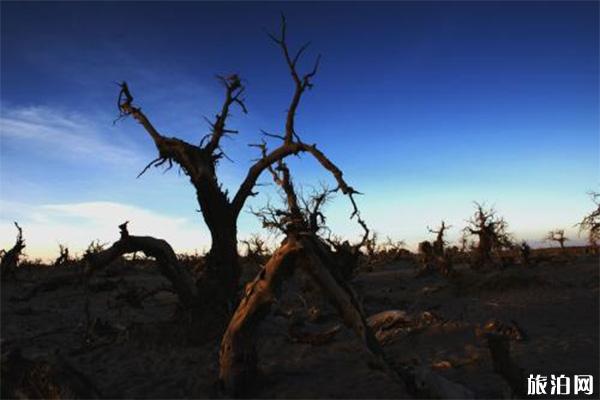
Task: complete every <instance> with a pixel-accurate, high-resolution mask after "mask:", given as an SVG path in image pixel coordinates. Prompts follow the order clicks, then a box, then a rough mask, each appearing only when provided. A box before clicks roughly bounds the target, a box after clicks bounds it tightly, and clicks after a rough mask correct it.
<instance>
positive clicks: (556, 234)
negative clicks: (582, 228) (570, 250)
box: [545, 229, 569, 250]
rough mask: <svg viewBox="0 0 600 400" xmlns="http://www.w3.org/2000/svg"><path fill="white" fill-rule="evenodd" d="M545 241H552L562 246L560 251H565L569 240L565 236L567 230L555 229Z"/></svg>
mask: <svg viewBox="0 0 600 400" xmlns="http://www.w3.org/2000/svg"><path fill="white" fill-rule="evenodd" d="M545 240H548V241H551V242H557V243H558V244H559V245H560V249H561V250H564V249H565V242H566V241H567V240H569V238H567V237H566V236H565V230H564V229H555V230H553V231H550V232H548V234H547V235H546V237H545Z"/></svg>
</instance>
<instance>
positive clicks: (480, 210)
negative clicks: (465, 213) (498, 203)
mask: <svg viewBox="0 0 600 400" xmlns="http://www.w3.org/2000/svg"><path fill="white" fill-rule="evenodd" d="M475 206H476V208H477V209H476V211H475V214H474V215H473V216H472V217H471V218H470V219H469V220H467V224H468V225H467V226H466V227H465V228H464V232H465V233H467V234H469V235H473V236H477V238H478V243H477V246H476V247H475V248H474V249H473V252H474V254H473V263H472V267H473V268H475V269H477V268H481V267H483V266H484V265H487V264H493V258H492V255H493V253H494V252H501V251H502V250H503V249H505V248H510V247H511V246H512V244H511V240H510V235H509V234H508V233H507V232H506V229H507V227H508V224H507V223H506V221H505V220H504V218H502V217H499V216H498V215H497V214H496V210H494V209H493V208H490V209H485V208H484V207H483V206H482V205H481V204H479V203H475Z"/></svg>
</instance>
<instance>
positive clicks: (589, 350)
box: [1, 256, 600, 398]
mask: <svg viewBox="0 0 600 400" xmlns="http://www.w3.org/2000/svg"><path fill="white" fill-rule="evenodd" d="M458 272H459V276H458V277H456V278H453V279H451V280H448V279H445V278H442V277H438V276H426V277H420V278H416V277H415V270H414V269H413V267H412V266H411V265H410V263H408V262H398V263H394V264H389V265H385V266H383V267H379V268H376V269H375V270H374V271H373V272H363V273H360V274H359V275H358V276H357V277H356V278H355V279H354V280H353V285H354V287H355V288H356V290H357V292H358V293H359V295H360V297H361V298H362V299H363V302H364V307H365V311H366V313H367V315H373V314H376V313H378V312H381V311H385V310H402V311H404V312H406V315H407V316H409V317H410V318H419V316H421V317H422V316H423V312H429V314H428V315H430V316H433V320H432V321H430V322H429V323H427V324H425V325H423V326H421V327H420V328H419V329H412V330H411V329H396V330H394V331H390V332H387V334H388V336H387V337H386V342H385V343H384V349H385V351H386V353H387V356H388V359H390V360H391V361H392V362H393V363H398V364H401V363H412V364H418V365H424V366H432V365H433V366H434V368H435V369H436V371H437V373H439V374H441V375H442V376H443V377H445V378H447V379H448V380H450V381H452V382H455V383H460V384H462V385H464V386H465V387H467V388H468V389H470V390H471V391H472V392H473V393H474V395H475V397H477V398H501V397H503V396H504V395H505V394H506V393H507V385H506V383H505V382H504V380H503V379H502V378H501V377H500V376H499V375H497V374H496V373H494V371H493V368H492V364H491V359H490V355H489V350H488V348H487V346H486V343H485V340H483V339H481V338H480V337H478V336H477V335H476V331H477V328H478V327H480V326H482V325H483V324H485V323H486V322H487V321H489V320H490V319H495V320H497V321H500V322H502V323H505V324H507V325H510V324H512V323H513V321H514V322H516V324H517V325H518V326H519V327H520V328H521V329H522V331H523V332H524V333H525V334H526V340H522V341H512V342H511V349H512V350H511V351H512V354H513V356H514V360H515V361H516V362H517V363H518V364H519V365H520V366H521V367H522V368H523V369H524V371H525V373H526V374H527V375H529V374H530V373H531V374H543V375H550V374H565V375H567V376H573V375H575V374H578V375H590V374H591V375H593V376H594V379H595V382H594V385H595V388H594V396H592V397H593V398H596V396H597V394H598V393H599V391H598V390H599V389H598V380H599V379H600V374H599V368H600V359H599V344H598V342H599V337H598V336H599V335H598V330H599V315H600V310H599V293H598V290H599V279H600V278H599V266H598V259H597V258H596V257H592V256H578V257H576V258H571V259H570V260H564V261H557V262H545V263H542V264H539V265H537V266H535V267H531V268H523V267H521V266H514V267H509V268H507V269H505V270H503V271H492V270H489V271H484V272H474V271H471V270H469V269H467V268H466V267H465V266H463V267H460V266H459V268H458ZM61 274H63V275H69V274H72V270H71V271H70V270H69V268H60V269H50V268H48V269H44V270H36V271H20V275H19V280H20V281H19V282H17V283H12V282H9V283H3V285H2V293H1V295H2V297H1V300H2V304H1V305H2V319H1V323H2V326H1V338H2V352H3V354H4V353H5V352H6V351H8V350H11V349H15V348H19V349H21V352H22V354H23V356H24V357H25V358H28V359H36V358H48V357H51V356H56V355H58V356H60V359H61V360H64V361H65V362H67V363H68V365H69V366H70V367H71V368H72V369H73V370H76V371H78V373H81V374H82V375H83V376H85V377H86V378H87V379H88V380H89V382H88V384H89V385H92V386H94V387H95V388H96V389H97V391H98V392H99V394H100V396H101V397H106V398H205V397H211V396H214V395H215V394H216V391H215V384H214V382H215V378H216V376H217V357H218V343H219V340H218V338H215V339H214V340H211V341H209V342H205V343H202V344H191V343H190V342H189V341H188V340H186V335H185V329H184V328H183V327H182V326H181V322H178V323H177V324H176V323H174V322H173V316H174V315H175V311H176V308H177V299H176V298H175V297H174V296H173V295H172V294H170V293H168V292H159V293H158V294H157V295H155V296H152V297H149V298H147V299H145V300H144V301H143V302H141V303H140V304H136V302H135V299H134V298H133V299H132V298H131V296H130V297H127V296H125V294H127V293H129V294H131V293H132V292H134V291H137V292H138V293H141V292H140V290H141V288H146V289H152V288H157V287H160V286H161V285H164V284H165V283H166V281H165V280H164V279H163V278H162V277H161V276H160V275H158V273H157V272H156V271H155V270H154V269H153V268H147V267H145V268H142V267H140V268H128V269H126V270H120V271H119V270H115V269H111V270H108V271H106V272H103V273H101V274H99V275H98V276H96V277H95V278H94V280H93V282H92V288H93V292H92V293H91V295H90V312H89V315H90V316H91V317H92V319H98V322H97V323H96V327H95V328H94V331H93V333H94V335H93V336H92V337H90V336H86V334H85V332H86V326H89V325H88V324H87V323H86V321H87V319H86V313H85V312H84V308H85V294H84V290H83V288H82V286H81V285H80V284H79V283H77V282H74V283H73V284H72V285H68V286H65V287H62V288H61V289H59V290H51V291H44V292H39V293H37V294H36V295H35V296H34V297H33V298H31V299H30V300H24V301H15V298H17V297H19V296H23V295H24V294H25V293H27V292H28V290H30V289H31V288H32V287H34V286H35V285H37V284H39V283H40V282H43V281H49V280H51V279H55V277H56V276H60V275H61ZM302 281H303V278H302V277H297V278H296V279H295V281H294V282H292V283H290V284H289V285H287V286H286V290H285V293H286V294H285V296H284V298H283V299H282V301H281V302H280V303H279V304H278V305H277V307H275V312H273V313H272V315H271V316H269V317H268V318H267V320H266V321H265V322H264V324H263V326H262V327H261V330H260V342H259V349H260V351H259V357H260V367H261V370H262V372H263V377H262V381H261V382H260V390H259V391H258V392H257V393H256V397H261V398H331V397H334V398H409V397H410V396H409V395H408V394H407V390H406V388H405V386H404V385H403V383H402V382H401V381H400V380H399V379H398V377H397V375H395V374H394V373H390V371H386V370H385V369H382V368H381V367H380V366H379V365H378V364H377V363H376V362H374V359H373V357H372V356H371V355H370V354H368V353H367V352H366V350H365V349H363V348H362V346H361V345H360V343H359V342H358V340H357V339H356V338H355V337H354V336H353V334H352V333H351V332H349V331H348V330H347V329H346V328H342V329H341V330H340V331H339V333H337V334H336V335H335V336H333V338H332V340H330V341H329V342H327V343H325V344H321V345H316V344H305V343H298V342H297V340H295V339H294V337H291V336H290V334H289V327H290V323H291V322H290V318H289V317H286V315H285V314H286V312H288V311H290V310H300V309H301V310H302V313H303V315H309V314H310V306H311V304H313V301H312V300H311V299H313V297H317V298H318V295H314V296H313V295H311V294H310V293H308V294H307V293H306V292H304V291H302V290H300V289H299V287H301V286H302ZM305 302H308V304H305ZM315 304H320V303H319V301H317V302H316V303H315ZM312 320H313V321H312V322H308V321H307V322H306V323H305V324H304V325H303V327H302V329H304V330H307V331H313V332H323V331H325V330H327V329H329V328H331V327H333V326H335V325H337V324H339V323H340V320H339V319H338V317H337V316H336V315H335V313H334V312H333V310H332V309H330V308H329V307H322V308H321V309H320V313H319V314H318V318H316V317H315V318H312ZM7 367H11V365H10V364H9V363H6V362H4V361H3V371H4V369H6V368H7ZM2 384H3V385H6V381H3V383H2Z"/></svg>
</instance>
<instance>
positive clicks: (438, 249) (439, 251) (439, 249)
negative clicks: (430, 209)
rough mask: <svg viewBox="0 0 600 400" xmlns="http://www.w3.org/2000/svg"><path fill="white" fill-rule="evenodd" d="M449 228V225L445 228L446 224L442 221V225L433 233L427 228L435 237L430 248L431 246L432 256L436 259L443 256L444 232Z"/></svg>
mask: <svg viewBox="0 0 600 400" xmlns="http://www.w3.org/2000/svg"><path fill="white" fill-rule="evenodd" d="M451 227H452V226H451V225H450V226H446V223H445V222H444V221H442V223H441V225H440V227H439V229H438V230H437V231H434V230H433V229H431V228H430V227H427V230H428V231H429V232H431V233H434V234H436V235H437V236H436V238H435V241H434V242H433V243H432V246H433V252H434V254H435V255H436V256H438V257H443V256H444V246H445V245H446V241H445V240H444V233H445V232H446V230H447V229H450V228H451Z"/></svg>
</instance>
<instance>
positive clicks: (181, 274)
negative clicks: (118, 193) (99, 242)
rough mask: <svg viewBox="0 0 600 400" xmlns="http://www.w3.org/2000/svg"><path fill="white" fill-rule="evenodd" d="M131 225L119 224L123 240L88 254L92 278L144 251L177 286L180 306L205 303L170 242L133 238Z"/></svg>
mask: <svg viewBox="0 0 600 400" xmlns="http://www.w3.org/2000/svg"><path fill="white" fill-rule="evenodd" d="M128 223H129V221H127V222H125V223H123V224H121V225H119V230H120V234H121V237H120V239H119V240H117V241H116V242H114V243H113V244H112V245H111V246H110V247H107V248H101V249H99V250H97V251H89V252H87V253H86V254H85V255H84V257H83V260H84V262H85V264H86V275H87V276H88V277H89V276H91V274H92V273H94V272H95V271H97V270H98V269H100V268H103V267H106V266H107V265H109V264H110V263H111V262H113V261H114V260H116V259H118V258H120V257H121V256H123V255H125V254H131V253H135V252H138V251H141V252H143V253H144V254H145V255H146V256H147V257H153V258H155V259H156V261H157V264H158V268H159V270H160V272H161V273H162V274H163V275H164V276H165V277H166V278H167V279H168V280H169V281H170V282H171V284H172V285H173V289H174V291H175V292H176V293H177V295H178V296H179V301H180V303H181V304H182V305H183V306H184V307H185V308H187V309H195V308H198V307H199V306H200V305H201V304H202V298H201V297H200V296H199V291H198V288H197V286H196V282H195V280H194V279H193V277H192V275H191V274H190V272H189V271H188V270H187V269H186V268H184V267H183V266H181V264H180V263H179V260H178V259H177V255H176V254H175V252H174V251H173V248H172V247H171V246H170V245H169V243H167V242H166V241H165V240H162V239H156V238H153V237H151V236H133V235H130V234H129V231H128V229H127V224H128ZM92 243H93V242H92ZM90 247H91V246H90Z"/></svg>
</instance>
